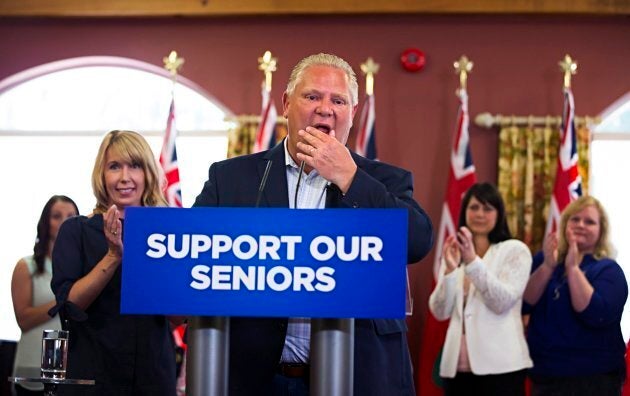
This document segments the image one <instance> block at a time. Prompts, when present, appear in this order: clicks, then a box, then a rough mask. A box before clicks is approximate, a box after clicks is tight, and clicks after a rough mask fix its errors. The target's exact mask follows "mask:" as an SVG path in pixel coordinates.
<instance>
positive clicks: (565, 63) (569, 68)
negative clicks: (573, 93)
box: [558, 54, 577, 88]
mask: <svg viewBox="0 0 630 396" xmlns="http://www.w3.org/2000/svg"><path fill="white" fill-rule="evenodd" d="M558 66H560V70H562V71H563V72H564V87H565V88H571V75H573V74H577V61H576V60H573V59H571V56H570V55H569V54H566V55H565V56H564V59H562V60H561V61H560V62H558Z"/></svg>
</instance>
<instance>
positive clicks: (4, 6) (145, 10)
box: [0, 0, 630, 17]
mask: <svg viewBox="0 0 630 396" xmlns="http://www.w3.org/2000/svg"><path fill="white" fill-rule="evenodd" d="M298 14H305V15H306V14H321V15H330V14H338V15H350V14H576V15H580V14H582V15H584V14H591V15H630V1H628V0H543V1H541V0H318V1H306V0H46V1H42V0H0V16H17V17H113V16H116V17H121V16H123V17H124V16H129V17H166V16H197V17H198V16H204V17H205V16H245V15H298Z"/></svg>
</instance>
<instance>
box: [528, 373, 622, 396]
mask: <svg viewBox="0 0 630 396" xmlns="http://www.w3.org/2000/svg"><path fill="white" fill-rule="evenodd" d="M531 380H532V392H531V395H532V396H592V395H597V396H619V395H621V387H622V385H623V378H622V377H621V375H619V374H618V373H616V372H615V373H608V374H596V375H583V376H575V377H538V376H535V377H532V378H531Z"/></svg>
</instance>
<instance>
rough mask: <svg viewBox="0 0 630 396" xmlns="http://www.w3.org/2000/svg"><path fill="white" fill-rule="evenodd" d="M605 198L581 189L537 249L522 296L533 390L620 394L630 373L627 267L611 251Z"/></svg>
mask: <svg viewBox="0 0 630 396" xmlns="http://www.w3.org/2000/svg"><path fill="white" fill-rule="evenodd" d="M608 232H609V223H608V217H607V215H606V212H605V211H604V209H603V207H602V206H601V204H600V202H599V201H598V200H596V199H595V198H593V197H581V198H578V199H577V200H576V201H574V202H572V203H571V204H570V205H569V206H567V208H566V209H565V210H564V212H563V213H562V217H561V221H560V231H559V232H558V235H556V234H555V233H551V234H550V235H549V236H547V238H545V241H544V246H543V252H542V253H538V254H537V255H536V256H535V257H534V263H533V267H532V275H531V277H530V280H529V282H528V284H527V288H526V289H525V294H524V295H523V299H524V300H525V302H526V303H527V304H528V305H529V306H527V307H525V312H526V313H529V314H530V315H531V316H530V320H529V325H528V329H527V341H528V344H529V351H530V354H531V357H532V359H533V361H534V367H533V368H532V369H531V371H530V377H531V380H532V396H538V395H589V396H590V395H620V394H621V385H622V383H623V380H624V376H625V360H624V354H625V345H624V341H623V337H622V334H621V327H620V321H621V314H622V312H623V307H624V304H625V302H626V298H627V297H628V286H627V284H626V278H625V276H624V273H623V271H622V269H621V267H620V266H619V264H617V263H616V262H615V261H614V260H613V259H611V258H610V255H611V253H612V252H611V247H610V245H609V243H608Z"/></svg>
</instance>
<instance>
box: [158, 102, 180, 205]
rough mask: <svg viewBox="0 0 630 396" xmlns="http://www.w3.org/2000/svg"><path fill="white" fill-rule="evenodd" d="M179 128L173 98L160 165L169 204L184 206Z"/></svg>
mask: <svg viewBox="0 0 630 396" xmlns="http://www.w3.org/2000/svg"><path fill="white" fill-rule="evenodd" d="M176 138H177V129H176V128H175V99H174V98H173V99H171V107H170V108H169V111H168V119H167V121H166V131H165V133H164V142H163V144H162V151H161V152H160V165H161V166H162V169H163V170H164V175H165V176H166V185H165V186H164V192H165V194H164V195H166V201H167V202H168V204H169V206H176V207H180V208H181V207H182V190H181V186H180V184H179V166H178V165H177V149H176V145H175V140H176Z"/></svg>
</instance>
